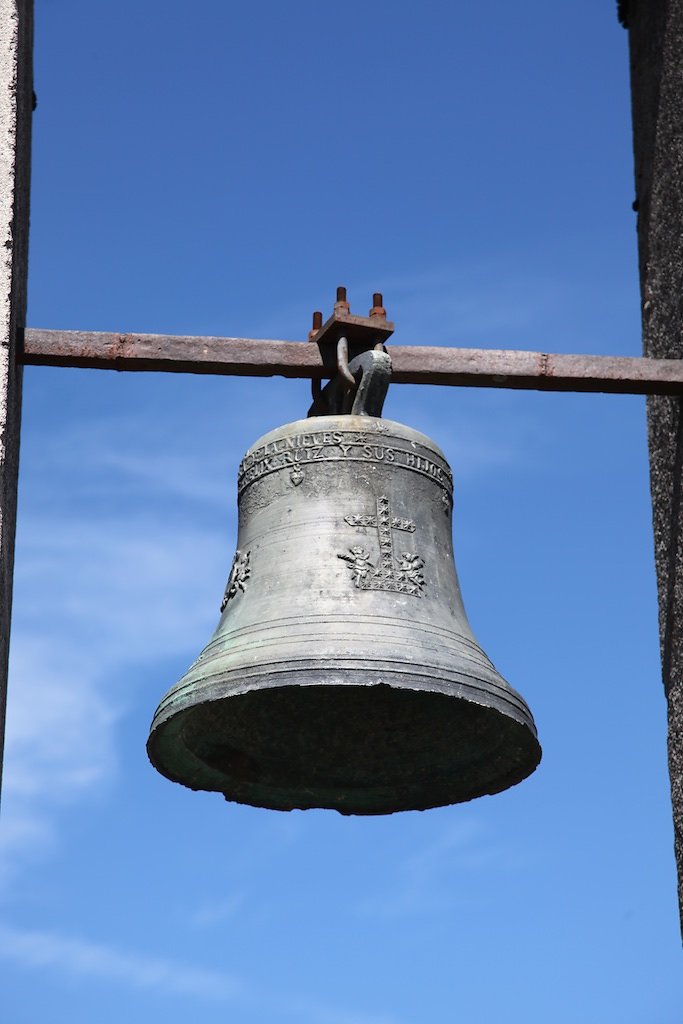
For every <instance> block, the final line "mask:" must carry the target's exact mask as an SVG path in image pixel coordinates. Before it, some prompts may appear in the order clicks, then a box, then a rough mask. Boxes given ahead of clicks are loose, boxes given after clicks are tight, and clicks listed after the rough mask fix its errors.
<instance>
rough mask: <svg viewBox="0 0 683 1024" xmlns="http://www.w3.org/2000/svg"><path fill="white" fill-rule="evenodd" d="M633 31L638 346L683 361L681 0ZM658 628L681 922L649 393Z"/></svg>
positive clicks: (669, 609) (671, 410)
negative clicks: (639, 302) (639, 309)
mask: <svg viewBox="0 0 683 1024" xmlns="http://www.w3.org/2000/svg"><path fill="white" fill-rule="evenodd" d="M619 9H620V15H621V18H622V22H623V23H624V24H625V25H626V27H627V28H628V30H629V38H630V53H631V93H632V108H633V133H634V152H635V176H636V203H635V208H636V209H637V210H638V250H639V263H640V288H641V298H642V322H643V347H644V351H645V354H646V355H647V356H653V357H655V358H667V359H681V358H683V0H622V2H621V4H620V8H619ZM648 432H649V444H650V482H651V489H652V503H653V520H654V534H655V557H656V563H657V581H658V590H659V626H660V640H661V653H662V668H663V677H664V686H665V689H666V694H667V699H668V715H669V739H668V746H669V771H670V776H671V795H672V802H673V819H674V840H675V850H676V860H677V864H678V878H679V905H680V908H681V921H682V926H683V501H682V498H683V492H682V490H681V483H682V474H683V409H682V406H681V399H680V398H664V397H656V398H653V397H651V398H649V399H648Z"/></svg>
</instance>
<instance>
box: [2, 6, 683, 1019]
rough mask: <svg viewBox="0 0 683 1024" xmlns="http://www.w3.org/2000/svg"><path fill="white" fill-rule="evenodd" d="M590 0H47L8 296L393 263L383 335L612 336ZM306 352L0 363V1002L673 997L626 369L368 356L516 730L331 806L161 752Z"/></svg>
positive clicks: (519, 339) (165, 294)
mask: <svg viewBox="0 0 683 1024" xmlns="http://www.w3.org/2000/svg"><path fill="white" fill-rule="evenodd" d="M614 7H615V5H614V4H613V3H611V2H603V3H599V4H596V3H591V2H588V0H577V2H575V3H574V4H571V5H566V4H549V3H547V2H543V3H542V2H540V0H522V2H520V3H517V4H514V5H512V4H509V3H508V2H503V0H489V2H487V3H481V4H471V3H464V2H462V0H456V2H453V3H450V4H447V3H435V2H426V3H421V4H419V5H418V4H417V3H408V2H401V0H397V2H394V3H388V2H379V0H366V2H365V3H359V2H357V0H351V2H349V3H346V4H344V5H343V6H342V5H333V4H331V3H326V2H324V0H322V2H321V0H319V2H318V3H313V2H310V0H294V2H292V3H290V4H278V3H275V2H272V0H268V2H261V3H252V4H250V5H246V4H241V5H238V4H234V3H225V2H219V0H205V2H204V3H203V4H201V5H199V6H197V7H192V6H191V5H185V4H181V3H180V2H178V0H165V2H163V3H162V2H161V0H137V2H133V0H118V2H117V3H111V2H109V3H100V4H97V5H95V4H92V3H89V4H87V3H85V2H82V0H62V2H60V3H57V2H56V0H37V3H36V22H37V24H36V91H37V94H38V109H37V111H36V115H35V121H34V170H33V207H32V236H31V265H30V302H29V324H30V325H31V326H36V327H38V326H40V327H62V328H73V329H77V328H82V329H100V330H115V331H135V330H137V331H153V332H168V333H177V334H183V333H193V334H217V335H244V336H252V337H273V338H291V339H301V338H304V337H305V336H306V332H307V330H308V326H309V319H310V313H311V310H312V309H316V308H320V309H324V310H327V309H329V308H330V306H331V303H332V300H333V296H334V288H335V286H336V285H337V284H339V283H344V284H346V285H347V286H348V288H349V297H350V300H351V304H352V309H354V310H357V311H359V312H365V311H366V309H367V307H369V305H370V299H371V294H372V292H373V291H375V290H382V291H383V292H384V295H385V304H386V306H387V308H388V311H389V314H390V316H391V317H392V318H393V319H395V320H396V323H397V331H396V335H395V340H396V342H397V343H405V344H420V343H424V344H452V345H455V344H459V345H464V346H478V347H494V348H496V347H500V348H522V349H523V348H528V349H538V350H546V351H558V352H600V353H606V354H607V353H623V354H638V352H639V345H640V338H639V301H638V287H637V253H636V236H635V215H634V214H633V213H632V210H631V203H632V200H633V172H632V154H631V137H630V109H629V94H628V62H627V36H626V33H624V32H623V30H622V29H621V28H620V27H619V25H618V23H617V20H616V13H615V9H614ZM307 406H308V386H307V385H306V383H305V382H295V381H289V382H287V381H282V380H278V379H273V380H263V381H249V380H238V379H232V380H230V379H210V378H208V377H192V376H180V375H178V376H176V375H166V376H164V375H148V374H139V375H133V374H114V373H104V372H98V371H78V370H57V369H54V370H53V369H37V368H31V369H28V370H27V371H26V374H25V406H24V421H23V433H22V458H21V478H20V504H19V527H18V536H17V557H16V581H15V604H14V622H13V638H12V653H11V676H10V688H11V693H10V705H9V719H8V738H7V757H6V785H5V791H4V806H3V811H4V815H3V827H2V830H1V832H0V835H1V837H2V846H1V847H0V973H1V975H2V989H3V996H4V1000H5V1004H6V1005H7V1006H8V1011H7V1018H8V1020H12V1022H13V1024H14V1022H16V1024H33V1022H34V1021H36V1020H40V1019H49V1020H69V1022H70V1024H85V1022H88V1024H90V1022H92V1021H93V1020H97V1021H98V1024H114V1022H116V1024H119V1022H120V1021H121V1020H122V1019H126V1020H127V1021H130V1022H131V1024H137V1022H142V1021H145V1022H146V1021H149V1020H159V1019H164V1021H165V1022H166V1024H176V1022H181V1021H183V1022H184V1021H186V1020H187V1019H188V1017H189V1018H193V1017H194V1016H197V1017H199V1016H200V1015H201V1018H202V1020H203V1021H205V1022H206V1024H218V1022H219V1021H220V1022H221V1024H223V1022H224V1021H225V1020H234V1021H239V1022H240V1024H266V1022H268V1024H272V1022H278V1024H279V1022H282V1024H289V1022H298V1024H424V1022H425V1021H443V1020H448V1021H450V1020H453V1021H463V1022H467V1024H493V1022H496V1024H497V1022H498V1021H500V1020H506V1021H512V1022H524V1024H546V1022H547V1021H549V1020H552V1021H553V1024H570V1022H571V1024H574V1022H576V1021H577V1020H581V1021H584V1022H586V1024H598V1022H599V1024H612V1022H614V1024H617V1022H618V1024H641V1022H642V1021H644V1020H647V1021H653V1022H656V1024H674V1022H678V1021H680V1002H681V996H682V995H683V985H682V984H681V978H680V937H679V932H678V921H677V907H676V894H675V873H674V861H673V853H672V827H671V822H670V809H669V799H668V779H667V773H666V749H665V702H664V697H663V692H662V687H661V682H660V666H659V648H658V634H657V608H656V588H655V579H654V567H653V553H652V535H651V520H650V505H649V491H648V474H647V450H646V433H645V403H644V400H643V399H642V398H637V397H609V396H577V395H540V394H533V393H521V392H520V393H513V392H504V391H484V390H481V391H477V390H464V389H452V390H446V389H435V388H427V387H422V388H418V387H412V388H409V387H402V386H396V387H394V388H393V389H392V390H391V391H390V395H389V399H388V403H387V407H386V413H387V415H388V416H390V417H391V418H394V419H397V420H400V421H402V422H405V423H408V424H410V425H411V426H414V427H416V428H418V429H421V430H423V431H424V432H426V433H427V434H429V435H430V436H432V437H433V438H434V439H435V440H436V441H437V443H438V444H439V445H440V446H441V447H442V448H443V449H444V451H445V452H446V454H447V456H448V458H449V460H450V462H451V465H452V468H453V472H454V476H455V481H456V505H455V514H454V524H455V525H454V531H455V547H456V557H457V565H458V571H459V574H460V578H461V583H462V587H463V594H464V598H465V603H466V606H467V608H468V612H469V615H470V619H471V622H472V625H473V628H474V630H475V633H476V635H477V637H478V639H479V640H480V642H481V644H482V646H483V647H484V649H485V650H486V651H487V653H488V654H489V655H490V656H491V657H492V659H493V660H494V662H495V663H496V664H497V666H498V667H499V668H500V670H501V671H502V672H503V674H504V675H505V676H506V678H508V679H509V680H510V681H511V683H512V685H513V686H515V687H516V688H517V689H519V690H520V691H521V693H522V694H523V695H524V697H525V698H526V700H527V701H528V703H529V705H530V707H531V708H532V710H533V712H534V715H535V718H536V722H537V725H538V728H539V734H540V739H541V742H542V745H543V748H544V759H543V761H542V763H541V766H540V767H539V769H538V771H537V772H536V773H535V774H534V775H533V776H532V777H531V778H530V779H528V780H527V781H525V782H524V783H523V784H521V785H520V786H518V787H516V788H514V789H512V790H510V791H508V792H506V793H503V794H500V795H498V796H496V797H490V798H484V799H482V800H479V801H475V802H474V803H471V804H466V805H461V806H458V807H450V808H442V809H439V810H434V811H429V812H425V813H422V814H420V813H411V814H403V815H394V816H391V817H386V818H371V819H363V818H350V819H346V818H342V817H340V816H338V815H336V814H335V813H333V812H321V811H310V812H305V813H302V812H294V813H292V814H278V813H276V812H268V811H262V810H256V809H252V808H247V807H238V806H233V805H227V804H225V803H224V802H223V801H222V799H221V798H220V797H219V796H216V795H212V794H195V793H191V792H189V791H186V790H184V789H182V788H181V787H179V786H174V785H172V784H171V783H169V782H167V781H166V780H165V779H163V778H162V777H161V776H159V775H157V774H156V773H155V772H154V771H153V769H152V768H151V767H150V766H149V764H148V762H147V759H146V754H145V740H146V735H147V730H148V727H149V722H150V720H151V716H152V714H153V711H154V708H155V707H156V704H157V702H158V700H159V699H160V697H161V696H162V694H163V693H164V692H165V691H166V689H167V688H168V687H169V686H170V685H171V684H172V683H173V682H174V681H175V680H176V679H177V678H178V677H179V676H180V675H181V674H182V673H183V672H184V670H185V668H186V667H187V665H188V664H189V663H190V662H191V661H192V660H193V659H194V657H195V656H196V654H197V653H198V651H199V650H200V649H201V647H203V645H204V644H205V642H206V641H207V639H208V637H209V635H210V633H211V632H212V630H213V628H214V626H215V623H216V620H217V617H218V605H219V603H220V599H221V596H222V593H223V588H224V585H225V578H226V575H227V571H228V568H229V565H230V562H231V560H232V554H233V550H234V544H235V526H236V522H235V499H236V489H235V478H236V469H237V465H238V463H239V460H240V458H241V456H242V454H243V452H244V451H245V450H246V448H247V447H248V446H249V445H250V444H252V443H253V441H254V440H255V439H256V438H257V437H258V436H260V435H261V434H263V433H265V432H266V431H268V430H270V429H271V428H273V427H275V426H277V425H278V424H280V423H284V422H287V421H290V420H293V419H297V418H299V417H300V416H302V415H304V414H305V411H306V409H307Z"/></svg>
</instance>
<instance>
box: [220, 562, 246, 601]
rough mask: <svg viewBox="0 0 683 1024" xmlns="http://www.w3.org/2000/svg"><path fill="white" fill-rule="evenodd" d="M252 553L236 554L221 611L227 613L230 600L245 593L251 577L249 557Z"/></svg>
mask: <svg viewBox="0 0 683 1024" xmlns="http://www.w3.org/2000/svg"><path fill="white" fill-rule="evenodd" d="M250 555H251V551H246V552H244V553H242V552H241V551H236V552H235V558H234V560H233V563H232V569H231V570H230V576H229V577H228V583H227V586H226V588H225V593H224V594H223V601H222V603H221V611H222V612H223V611H225V608H226V606H227V604H228V601H229V600H230V598H232V597H235V595H236V594H237V593H238V592H239V591H240V590H242V591H244V589H245V584H246V582H247V580H248V579H249V577H250V576H251V567H250V565H249V557H250Z"/></svg>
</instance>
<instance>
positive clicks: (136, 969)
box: [0, 924, 401, 1024]
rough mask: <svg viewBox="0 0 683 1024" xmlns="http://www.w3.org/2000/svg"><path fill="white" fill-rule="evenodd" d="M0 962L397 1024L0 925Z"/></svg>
mask: <svg viewBox="0 0 683 1024" xmlns="http://www.w3.org/2000/svg"><path fill="white" fill-rule="evenodd" d="M0 959H3V960H5V961H8V962H11V963H14V964H16V965H18V966H20V967H23V968H27V969H29V970H39V971H40V972H41V974H44V972H45V971H46V970H51V971H53V972H54V973H56V975H57V976H58V977H59V976H62V977H67V978H77V979H80V980H84V981H92V982H105V983H110V984H114V985H118V986H123V987H125V988H129V989H133V990H137V991H141V990H142V991H147V992H150V993H152V994H154V995H157V996H160V997H163V998H168V997H169V996H171V997H175V996H183V997H189V998H192V999H195V1000H196V999H201V1000H207V1001H213V1002H224V1003H236V1004H240V1005H242V1006H246V1007H251V1008H256V1009H259V1010H261V1011H264V1012H269V1013H271V1014H273V1015H276V1016H277V1017H281V1016H282V1014H283V1013H284V1014H287V1015H288V1016H291V1018H292V1019H293V1020H301V1019H304V1020H306V1021H309V1022H310V1024H401V1022H400V1021H399V1020H398V1018H396V1017H395V1016H393V1015H386V1014H383V1013H382V1014H375V1013H365V1012H363V1011H357V1010H346V1009H343V1008H339V1007H335V1006H330V1005H327V1004H325V1003H321V1002H318V1001H317V1000H314V999H309V998H308V997H299V996H290V995H288V994H286V993H282V994H279V995H275V996H268V995H266V994H265V993H263V992H260V991H259V990H258V989H257V988H255V987H253V986H249V985H247V984H246V983H245V982H244V981H243V980H242V979H240V978H237V977H235V976H233V975H230V974H227V973H225V972H223V971H215V970H208V969H206V968H203V967H198V966H188V965H187V963H185V962H182V963H181V962H179V961H177V960H170V959H166V958H163V957H157V956H150V955H149V954H148V953H143V952H140V951H130V950H122V949H119V948H116V947H113V946H109V945H105V944H104V943H99V942H93V941H91V940H90V939H83V938H76V937H73V936H69V935H64V934H62V933H59V932H48V931H38V930H29V929H20V928H15V927H13V926H12V925H9V924H0Z"/></svg>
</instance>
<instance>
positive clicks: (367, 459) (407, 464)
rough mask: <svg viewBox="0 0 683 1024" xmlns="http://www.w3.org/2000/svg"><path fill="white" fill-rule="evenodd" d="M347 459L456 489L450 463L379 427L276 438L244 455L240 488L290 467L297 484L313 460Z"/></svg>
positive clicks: (448, 490) (292, 477)
mask: <svg viewBox="0 0 683 1024" xmlns="http://www.w3.org/2000/svg"><path fill="white" fill-rule="evenodd" d="M387 442H391V443H387ZM404 446H405V447H404ZM424 450H425V449H424V448H423V449H422V451H424ZM426 451H427V452H429V449H426ZM345 461H349V462H361V463H384V464H385V465H386V464H390V465H395V466H396V468H397V469H408V470H412V471H413V472H416V473H418V474H420V475H421V476H427V477H429V478H430V479H432V480H433V481H434V482H435V483H437V484H438V485H439V486H440V487H441V488H442V489H443V490H445V491H447V492H448V494H449V496H450V495H451V494H452V491H453V478H452V476H451V472H450V469H449V468H448V465H447V464H445V463H443V462H441V461H438V462H437V461H435V460H434V459H432V458H429V457H428V455H422V454H420V449H419V448H417V447H416V446H415V444H413V443H412V442H409V441H407V440H404V439H401V438H397V437H394V436H384V435H383V434H380V435H379V436H378V434H377V432H376V430H373V431H359V430H353V431H351V430H321V431H311V433H310V434H289V435H285V436H283V437H278V438H275V439H274V440H273V441H269V442H267V443H266V444H264V445H262V446H261V447H260V448H254V449H252V450H251V451H250V452H249V453H248V454H247V455H246V456H245V457H244V459H243V460H242V464H241V465H240V469H239V490H240V493H241V492H242V491H243V490H244V489H245V488H246V487H248V486H249V485H250V484H252V483H254V481H256V480H260V479H262V478H263V477H266V476H268V475H269V474H271V473H277V472H279V471H280V470H287V471H288V475H289V480H290V482H291V483H292V484H294V486H295V487H296V486H298V484H297V481H299V482H300V478H299V473H303V472H304V470H305V468H306V466H309V465H311V463H313V462H320V463H322V462H328V463H329V462H345Z"/></svg>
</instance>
